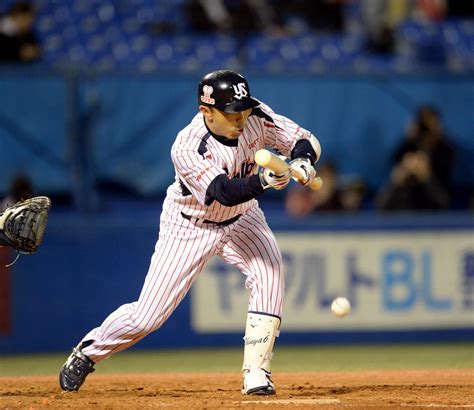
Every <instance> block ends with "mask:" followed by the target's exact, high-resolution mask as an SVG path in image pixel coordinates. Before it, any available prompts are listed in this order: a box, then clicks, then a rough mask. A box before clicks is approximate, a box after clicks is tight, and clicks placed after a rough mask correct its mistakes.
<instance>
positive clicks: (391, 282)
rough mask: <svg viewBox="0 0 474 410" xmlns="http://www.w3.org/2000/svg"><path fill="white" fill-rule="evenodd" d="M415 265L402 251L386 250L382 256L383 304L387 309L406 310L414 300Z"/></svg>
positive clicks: (410, 257) (407, 254) (408, 255)
mask: <svg viewBox="0 0 474 410" xmlns="http://www.w3.org/2000/svg"><path fill="white" fill-rule="evenodd" d="M414 268H415V266H414V262H413V258H412V256H411V255H410V254H409V253H408V252H404V251H388V252H387V253H386V254H384V255H383V258H382V289H383V305H384V308H385V309H387V310H408V309H410V308H411V307H412V306H413V305H414V303H415V301H416V283H415V278H414V276H415V275H414V273H415V269H414Z"/></svg>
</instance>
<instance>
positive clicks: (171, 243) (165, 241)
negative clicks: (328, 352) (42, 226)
mask: <svg viewBox="0 0 474 410" xmlns="http://www.w3.org/2000/svg"><path fill="white" fill-rule="evenodd" d="M198 104H199V113H198V114H197V115H196V116H195V117H194V118H193V119H192V120H191V122H190V123H189V125H187V126H186V127H185V128H184V129H183V130H181V131H180V132H179V133H178V136H177V138H176V141H175V142H174V144H173V147H172V149H171V157H172V161H173V164H174V167H175V171H176V177H175V181H174V183H173V184H172V185H170V186H169V188H168V190H167V195H166V198H165V200H164V204H163V211H162V214H161V219H160V231H159V238H158V241H157V243H156V246H155V251H154V253H153V256H152V258H151V263H150V267H149V270H148V274H147V276H146V278H145V283H144V285H143V289H142V291H141V294H140V296H139V298H138V301H136V302H133V303H129V304H125V305H123V306H121V307H119V308H118V309H117V310H116V311H115V312H113V313H112V314H110V315H109V316H108V317H107V318H106V319H105V321H104V322H103V323H102V324H101V325H100V326H99V327H97V328H95V329H93V330H91V331H90V332H89V333H87V334H86V335H85V336H84V337H83V339H82V340H81V341H80V343H79V344H78V345H77V346H76V347H75V348H74V349H73V351H72V353H71V355H70V356H69V358H68V359H67V360H66V362H65V363H64V365H63V367H62V368H61V371H60V375H59V381H60V386H61V388H62V389H63V390H66V391H72V390H79V388H80V387H81V385H82V384H83V382H84V380H85V378H86V377H87V375H88V374H89V373H91V372H93V371H94V368H93V366H94V364H95V363H97V362H99V361H101V360H104V359H106V358H108V357H109V356H111V355H112V354H114V353H117V352H120V351H121V350H124V349H126V348H128V347H130V346H132V345H133V344H135V343H136V342H138V341H139V340H141V339H142V338H143V337H145V336H146V335H148V334H149V333H151V332H153V331H154V330H156V329H158V328H160V327H161V326H162V325H163V323H164V322H165V321H166V320H167V319H168V317H169V316H170V315H171V313H173V311H174V310H175V309H176V307H177V306H178V304H179V303H180V302H181V300H182V299H183V298H184V296H185V295H186V293H187V292H188V290H189V288H190V287H191V285H192V284H193V282H194V281H195V280H196V279H197V277H198V275H199V273H200V272H201V271H202V269H203V267H204V265H205V264H206V262H207V261H208V260H209V259H210V258H211V257H213V256H215V255H218V256H220V257H221V258H223V259H224V260H225V261H226V262H227V263H229V264H230V265H233V266H236V267H237V268H238V269H239V270H240V271H241V272H242V274H243V275H245V286H246V288H247V289H249V291H250V299H249V303H248V316H247V325H246V330H245V337H244V341H245V343H244V360H243V368H242V370H243V389H242V393H243V394H275V387H274V384H273V382H272V378H271V368H270V361H271V359H272V355H273V353H272V351H273V345H274V342H275V337H277V336H278V333H279V327H280V321H281V315H282V305H283V296H284V291H285V289H284V277H283V263H282V257H281V254H280V251H279V249H278V245H277V242H276V240H275V236H274V235H273V233H272V231H271V230H270V228H269V227H268V225H267V223H266V221H265V217H264V215H263V213H262V211H261V209H260V208H259V205H258V202H257V200H256V198H257V197H258V196H259V195H261V194H263V193H264V192H265V190H267V189H269V188H274V189H282V188H284V187H285V186H286V185H287V184H288V182H289V181H290V179H291V176H292V171H291V170H292V169H295V168H298V170H299V171H300V172H302V173H303V174H304V175H305V179H304V180H303V181H302V183H303V184H304V185H309V184H310V183H311V182H312V180H313V179H314V178H315V176H316V171H315V169H314V168H313V164H314V163H315V162H316V161H317V160H318V158H319V156H320V152H321V148H320V144H319V142H318V140H317V139H316V138H315V137H314V136H313V135H312V134H311V133H310V132H309V131H307V130H305V129H303V128H301V127H300V126H298V125H297V124H295V123H294V122H293V121H292V120H290V119H288V118H286V117H284V116H282V115H278V114H276V113H274V112H273V111H272V109H271V108H270V107H268V106H267V105H265V104H264V103H262V102H260V101H258V100H257V99H255V98H253V97H252V96H251V94H250V89H249V85H248V83H247V81H246V79H245V78H244V77H243V76H241V75H240V74H238V73H235V72H233V71H227V70H219V71H214V72H211V73H209V74H207V75H206V76H204V77H203V78H202V79H201V81H200V83H199V86H198ZM264 147H272V148H274V149H276V150H277V151H278V152H280V153H281V154H283V155H285V156H286V157H288V158H290V159H291V167H290V170H289V171H287V172H286V173H284V174H283V175H275V174H274V173H272V172H271V171H269V170H268V169H264V168H259V167H258V166H257V165H256V164H255V160H254V157H255V153H256V152H257V151H258V150H259V149H262V148H264Z"/></svg>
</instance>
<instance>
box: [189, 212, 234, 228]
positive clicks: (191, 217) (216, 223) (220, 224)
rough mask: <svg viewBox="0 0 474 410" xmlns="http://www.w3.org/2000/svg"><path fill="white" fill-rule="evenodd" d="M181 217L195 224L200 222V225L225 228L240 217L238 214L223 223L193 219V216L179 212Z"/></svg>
mask: <svg viewBox="0 0 474 410" xmlns="http://www.w3.org/2000/svg"><path fill="white" fill-rule="evenodd" d="M181 216H182V217H183V218H184V219H187V220H189V221H193V220H194V221H195V222H202V223H205V224H214V225H217V226H227V225H230V224H232V223H234V222H235V221H237V219H239V218H240V217H241V216H242V215H241V214H239V215H236V216H234V217H233V218H230V219H227V220H225V221H220V222H215V221H210V220H209V219H199V218H195V217H194V216H189V215H186V214H185V213H183V212H181Z"/></svg>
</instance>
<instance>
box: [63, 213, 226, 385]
mask: <svg viewBox="0 0 474 410" xmlns="http://www.w3.org/2000/svg"><path fill="white" fill-rule="evenodd" d="M166 225H167V224H162V225H161V228H160V229H161V230H160V238H159V240H158V242H157V245H156V248H155V252H154V254H153V256H152V258H151V263H150V267H149V271H148V274H147V276H146V279H145V283H144V286H143V288H142V291H141V294H140V297H139V299H138V301H136V302H133V303H128V304H125V305H122V306H120V307H119V308H118V309H117V310H116V311H115V312H113V313H111V314H110V315H109V316H108V317H107V318H106V319H105V321H104V322H103V323H102V325H101V326H99V327H97V328H95V329H93V330H92V331H90V332H89V333H88V334H87V335H86V336H85V337H84V338H83V339H82V341H81V342H80V343H79V345H78V346H77V347H76V348H75V349H74V350H73V353H72V354H71V355H70V357H69V358H68V360H67V361H66V363H65V364H64V366H63V368H62V369H61V374H60V384H61V387H62V388H63V390H78V389H79V388H80V386H81V385H82V383H83V382H84V380H85V378H86V376H87V375H88V374H89V373H91V372H92V371H93V368H92V366H93V365H94V364H95V363H96V362H98V361H101V360H103V359H106V358H107V357H109V356H111V355H112V354H114V353H117V352H119V351H121V350H124V349H126V348H128V347H130V346H131V345H133V344H135V343H137V342H138V341H139V340H141V339H142V338H143V337H145V336H146V335H147V334H149V333H151V332H152V331H154V330H156V329H158V328H159V327H161V325H162V324H163V323H164V322H165V321H166V319H168V317H169V316H170V315H171V313H172V312H173V311H174V310H175V309H176V307H177V306H178V304H179V303H180V302H181V300H182V299H183V298H184V296H185V295H186V293H187V292H188V290H189V288H190V287H191V285H192V283H193V282H194V280H195V279H196V277H197V275H198V274H199V273H200V272H201V270H202V268H203V266H204V264H205V263H206V261H207V260H208V259H209V258H210V257H212V256H213V255H214V252H215V248H216V246H215V244H216V243H217V242H218V241H219V240H220V236H221V235H222V233H221V232H218V231H212V230H206V229H202V228H197V227H195V226H193V225H191V223H190V222H189V221H187V220H185V219H184V218H183V219H182V221H181V224H180V226H178V225H177V224H176V221H175V222H173V223H172V224H170V227H166Z"/></svg>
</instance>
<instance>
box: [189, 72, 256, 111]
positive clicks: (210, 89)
mask: <svg viewBox="0 0 474 410" xmlns="http://www.w3.org/2000/svg"><path fill="white" fill-rule="evenodd" d="M198 104H199V105H206V106H208V107H215V108H217V109H218V110H220V111H224V112H227V113H235V112H240V111H244V110H247V109H249V108H253V107H256V106H257V105H259V104H260V102H259V101H258V100H256V99H255V98H253V97H251V96H250V88H249V85H248V83H247V80H246V79H245V78H244V77H243V76H242V75H240V74H239V73H236V72H234V71H229V70H218V71H213V72H212V73H209V74H206V75H205V76H204V77H203V78H202V79H201V81H200V82H199V87H198Z"/></svg>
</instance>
